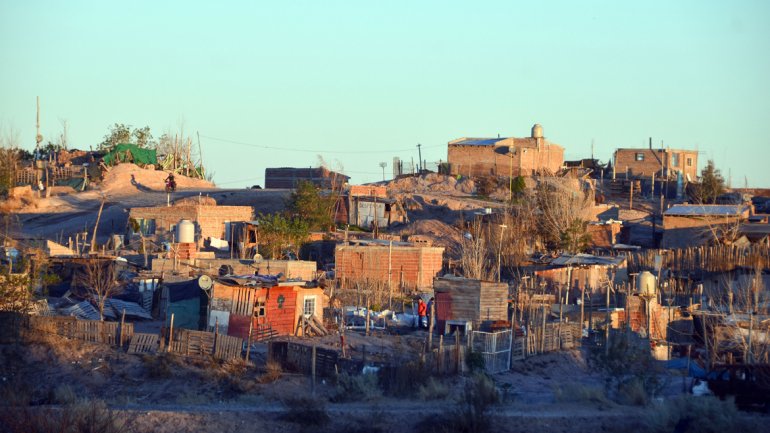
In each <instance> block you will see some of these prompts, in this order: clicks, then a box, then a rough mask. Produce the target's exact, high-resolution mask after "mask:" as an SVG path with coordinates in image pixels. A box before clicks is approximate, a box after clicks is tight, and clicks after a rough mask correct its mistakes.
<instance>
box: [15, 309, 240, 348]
mask: <svg viewBox="0 0 770 433" xmlns="http://www.w3.org/2000/svg"><path fill="white" fill-rule="evenodd" d="M0 329H3V330H4V331H5V332H4V334H8V335H15V336H16V337H15V338H18V336H19V332H18V330H21V329H28V330H33V331H36V332H44V333H48V334H55V335H60V336H62V337H67V338H72V339H75V340H82V341H87V342H90V343H100V344H108V345H110V346H116V347H118V348H119V349H121V350H122V349H125V350H126V351H127V352H128V353H160V352H168V353H172V354H175V355H183V356H189V357H198V358H205V357H214V358H218V359H222V360H232V359H239V358H241V353H242V351H243V339H241V338H238V337H232V336H229V335H221V334H218V333H214V332H205V331H193V330H189V329H175V330H173V332H172V335H171V336H170V338H165V337H168V335H158V334H146V333H134V324H133V323H122V322H101V321H98V320H77V319H76V318H75V317H62V316H27V315H23V314H16V313H5V312H3V313H2V314H0ZM11 329H15V330H14V332H10V330H11Z"/></svg>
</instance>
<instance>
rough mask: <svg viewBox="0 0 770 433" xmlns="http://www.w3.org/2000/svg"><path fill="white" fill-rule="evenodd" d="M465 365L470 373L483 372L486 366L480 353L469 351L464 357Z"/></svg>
mask: <svg viewBox="0 0 770 433" xmlns="http://www.w3.org/2000/svg"><path fill="white" fill-rule="evenodd" d="M465 363H466V364H467V365H468V370H470V371H471V372H476V371H479V372H483V371H484V368H485V366H486V363H485V362H484V355H482V354H481V353H480V352H473V351H469V352H468V354H467V355H465Z"/></svg>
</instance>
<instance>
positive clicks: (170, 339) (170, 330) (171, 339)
mask: <svg viewBox="0 0 770 433" xmlns="http://www.w3.org/2000/svg"><path fill="white" fill-rule="evenodd" d="M173 342H174V313H171V322H170V324H169V327H168V351H169V352H170V351H171V345H172V343H173Z"/></svg>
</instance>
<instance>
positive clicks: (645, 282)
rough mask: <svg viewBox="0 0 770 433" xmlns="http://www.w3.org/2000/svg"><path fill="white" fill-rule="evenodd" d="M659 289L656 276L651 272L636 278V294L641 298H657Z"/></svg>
mask: <svg viewBox="0 0 770 433" xmlns="http://www.w3.org/2000/svg"><path fill="white" fill-rule="evenodd" d="M657 287H658V284H657V281H656V278H655V275H653V274H652V273H651V272H650V271H644V272H642V273H640V274H639V276H637V277H636V293H638V294H639V295H640V296H650V297H652V296H655V293H656V291H657Z"/></svg>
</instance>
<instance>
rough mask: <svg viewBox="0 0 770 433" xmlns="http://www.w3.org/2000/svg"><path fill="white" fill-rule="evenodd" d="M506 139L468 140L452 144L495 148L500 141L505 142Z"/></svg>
mask: <svg viewBox="0 0 770 433" xmlns="http://www.w3.org/2000/svg"><path fill="white" fill-rule="evenodd" d="M505 139H506V137H500V138H467V139H465V140H463V141H458V142H457V143H452V144H461V145H463V146H494V145H495V143H497V142H498V141H500V140H505Z"/></svg>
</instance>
